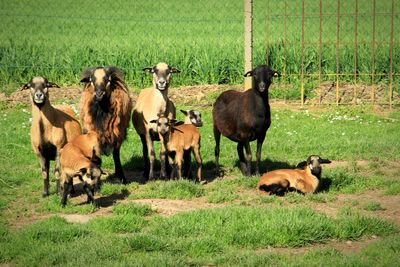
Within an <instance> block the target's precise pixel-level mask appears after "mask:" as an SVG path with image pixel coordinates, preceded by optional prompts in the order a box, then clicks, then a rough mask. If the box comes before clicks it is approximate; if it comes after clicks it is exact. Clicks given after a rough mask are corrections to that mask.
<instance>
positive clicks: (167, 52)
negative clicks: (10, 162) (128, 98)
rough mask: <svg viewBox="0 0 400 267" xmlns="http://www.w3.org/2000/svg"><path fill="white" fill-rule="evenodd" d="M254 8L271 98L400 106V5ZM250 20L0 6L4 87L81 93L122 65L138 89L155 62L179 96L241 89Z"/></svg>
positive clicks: (71, 0) (349, 1)
mask: <svg viewBox="0 0 400 267" xmlns="http://www.w3.org/2000/svg"><path fill="white" fill-rule="evenodd" d="M252 4H253V7H252V12H253V13H252V18H253V42H252V44H250V45H251V46H252V51H253V55H252V59H253V66H255V65H257V64H262V63H268V64H270V65H271V66H272V67H273V68H274V69H276V70H278V71H280V72H281V73H282V77H281V79H280V80H277V81H276V83H275V87H274V88H276V89H273V90H271V98H277V99H289V100H294V99H295V100H300V101H301V102H302V103H304V102H314V103H320V104H325V103H328V104H348V103H355V104H357V103H375V104H393V103H394V104H396V103H399V102H400V101H399V100H398V95H399V73H400V72H399V71H400V49H399V48H400V36H399V30H398V29H397V28H398V27H397V25H400V19H399V8H400V0H385V1H376V0H323V1H322V0H253V1H252ZM245 17H246V16H245V12H244V1H243V0H233V1H232V0H187V1H179V0H169V1H161V0H159V1H145V0H143V1H142V0H140V1H132V0H103V1H92V0H89V1H85V2H84V3H83V2H81V1H78V0H65V1H54V0H35V1H29V0H19V1H5V0H0V23H1V24H2V30H1V31H0V86H1V88H5V87H7V86H9V85H10V84H11V85H12V86H13V87H15V85H16V84H21V83H23V82H26V80H27V79H29V78H30V77H31V76H34V75H43V76H47V77H48V78H49V79H52V80H54V81H57V82H59V83H61V84H64V85H66V84H77V83H78V81H79V74H80V72H81V71H82V69H83V68H85V67H90V66H97V65H116V66H118V67H120V68H121V69H122V70H123V71H124V72H125V74H126V80H127V82H128V84H129V85H130V86H132V87H137V88H141V87H143V86H148V85H149V84H150V81H149V79H148V77H147V76H146V75H145V74H143V73H142V68H143V67H146V66H149V65H153V64H155V63H157V62H159V61H167V62H168V63H170V64H171V65H174V66H177V67H178V68H180V69H181V71H182V72H181V73H180V74H179V75H176V77H175V78H174V85H175V86H181V85H196V84H217V83H218V84H238V83H242V82H243V73H244V65H245V64H244V56H243V55H244V53H245V49H244V33H243V31H244V29H245V27H244V18H245ZM0 90H2V89H0ZM396 101H397V102H396Z"/></svg>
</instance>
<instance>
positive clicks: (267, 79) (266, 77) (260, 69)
mask: <svg viewBox="0 0 400 267" xmlns="http://www.w3.org/2000/svg"><path fill="white" fill-rule="evenodd" d="M244 76H245V77H249V76H252V77H253V87H255V88H253V89H257V90H258V91H259V92H260V93H263V92H268V88H269V86H270V85H271V83H272V78H273V77H279V76H280V74H279V73H278V72H277V71H274V70H272V69H271V68H270V67H269V66H267V65H259V66H257V67H256V68H255V69H253V70H251V71H249V72H247V73H246V74H245V75H244Z"/></svg>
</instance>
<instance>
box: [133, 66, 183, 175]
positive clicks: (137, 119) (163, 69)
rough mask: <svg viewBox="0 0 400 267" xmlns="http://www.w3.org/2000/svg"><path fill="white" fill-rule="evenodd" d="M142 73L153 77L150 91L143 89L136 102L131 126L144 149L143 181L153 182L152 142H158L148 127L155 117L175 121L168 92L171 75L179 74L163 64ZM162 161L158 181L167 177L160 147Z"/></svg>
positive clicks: (162, 149)
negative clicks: (160, 114)
mask: <svg viewBox="0 0 400 267" xmlns="http://www.w3.org/2000/svg"><path fill="white" fill-rule="evenodd" d="M143 70H144V71H145V72H151V73H152V74H153V87H152V88H146V89H143V90H142V91H141V92H140V94H139V97H138V99H137V101H136V106H135V108H134V109H133V114H132V123H133V126H134V127H135V130H136V132H137V133H138V134H139V136H140V140H141V141H142V146H143V158H144V177H145V178H146V179H153V178H154V161H155V153H154V144H153V141H158V140H159V136H158V134H157V129H156V125H154V124H150V123H149V122H150V121H151V120H154V119H156V118H157V114H159V113H162V114H164V115H166V116H168V118H169V119H175V116H176V111H175V106H174V104H173V103H172V101H171V100H169V99H168V88H169V85H170V82H171V79H172V74H173V73H179V72H180V71H179V70H178V69H177V68H173V67H170V66H169V65H168V64H166V63H158V64H157V65H156V66H154V67H147V68H144V69H143ZM160 161H161V175H160V176H161V178H165V177H166V167H167V166H166V150H165V147H164V146H163V145H162V144H161V152H160Z"/></svg>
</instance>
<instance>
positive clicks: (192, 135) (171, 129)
mask: <svg viewBox="0 0 400 267" xmlns="http://www.w3.org/2000/svg"><path fill="white" fill-rule="evenodd" d="M175 122H176V120H175V119H172V120H171V119H169V118H168V117H166V116H164V114H159V116H158V119H156V120H151V121H150V123H153V124H155V125H156V129H157V132H158V134H159V135H160V140H161V141H162V142H165V143H164V146H165V147H166V149H167V154H168V160H169V163H170V164H171V165H173V170H172V172H171V179H173V178H174V177H175V172H176V173H177V178H178V179H180V178H181V177H182V162H183V156H184V152H185V151H189V152H190V151H191V152H192V153H193V155H194V157H195V159H196V163H197V177H196V178H197V181H198V182H201V180H202V175H201V169H202V159H201V154H200V133H199V130H198V129H197V128H196V126H194V125H193V124H180V125H174V123H175Z"/></svg>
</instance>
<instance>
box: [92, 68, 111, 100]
mask: <svg viewBox="0 0 400 267" xmlns="http://www.w3.org/2000/svg"><path fill="white" fill-rule="evenodd" d="M111 80H112V77H111V75H108V74H107V72H106V70H105V69H104V68H97V69H95V70H94V71H93V75H91V76H90V78H89V81H90V82H91V84H92V86H93V87H94V93H95V97H96V100H98V101H101V100H102V99H103V97H104V96H105V95H107V96H109V95H110V94H111V88H110V87H111V86H110V85H111Z"/></svg>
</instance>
